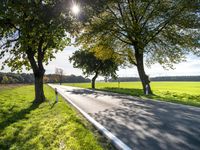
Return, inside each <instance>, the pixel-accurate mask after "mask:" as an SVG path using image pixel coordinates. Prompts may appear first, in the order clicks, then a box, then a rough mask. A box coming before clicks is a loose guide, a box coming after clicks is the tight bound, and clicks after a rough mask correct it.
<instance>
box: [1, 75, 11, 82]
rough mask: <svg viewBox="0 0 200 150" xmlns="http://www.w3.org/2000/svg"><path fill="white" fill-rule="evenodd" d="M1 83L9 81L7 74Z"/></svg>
mask: <svg viewBox="0 0 200 150" xmlns="http://www.w3.org/2000/svg"><path fill="white" fill-rule="evenodd" d="M1 83H2V84H7V83H9V79H8V77H7V76H6V75H4V76H3V78H2V81H1Z"/></svg>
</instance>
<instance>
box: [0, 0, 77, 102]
mask: <svg viewBox="0 0 200 150" xmlns="http://www.w3.org/2000/svg"><path fill="white" fill-rule="evenodd" d="M70 6H71V5H70V2H69V1H65V0H23V1H21V0H9V1H8V0H3V1H1V6H0V7H1V8H2V11H0V22H1V23H0V27H1V29H0V32H1V35H2V36H1V39H0V40H1V44H0V50H1V53H0V58H2V57H6V56H8V55H9V57H6V60H5V61H4V63H3V65H8V66H9V67H11V69H12V71H14V70H19V71H21V70H22V67H23V66H25V67H26V69H28V70H29V69H32V70H33V73H34V76H35V93H36V95H35V102H41V101H44V100H45V97H44V93H43V76H44V73H45V69H44V66H43V63H45V64H48V62H49V60H51V59H52V58H54V54H55V53H57V52H58V51H60V50H63V49H64V47H65V46H66V45H68V44H69V42H70V38H69V34H68V33H70V32H71V31H72V30H74V29H75V24H73V23H72V21H73V17H72V15H71V12H70ZM2 67H3V66H2Z"/></svg>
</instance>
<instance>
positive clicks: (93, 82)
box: [92, 72, 98, 89]
mask: <svg viewBox="0 0 200 150" xmlns="http://www.w3.org/2000/svg"><path fill="white" fill-rule="evenodd" d="M97 77H98V72H96V73H95V76H94V77H93V78H92V89H95V81H96V79H97Z"/></svg>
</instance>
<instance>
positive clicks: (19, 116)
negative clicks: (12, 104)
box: [0, 103, 40, 130]
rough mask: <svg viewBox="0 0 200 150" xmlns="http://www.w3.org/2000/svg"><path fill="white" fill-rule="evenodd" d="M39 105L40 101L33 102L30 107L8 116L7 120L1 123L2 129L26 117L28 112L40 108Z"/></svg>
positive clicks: (0, 127)
mask: <svg viewBox="0 0 200 150" xmlns="http://www.w3.org/2000/svg"><path fill="white" fill-rule="evenodd" d="M39 105H40V103H32V104H31V105H30V106H29V107H28V108H25V109H22V110H20V111H19V112H15V113H14V114H13V115H12V116H11V117H8V118H7V119H6V120H4V121H3V122H1V123H0V130H4V129H5V128H6V127H7V126H10V125H11V124H13V123H15V122H18V121H19V120H22V119H24V118H25V116H26V115H27V114H29V113H30V112H31V111H32V110H34V109H36V108H38V106H39Z"/></svg>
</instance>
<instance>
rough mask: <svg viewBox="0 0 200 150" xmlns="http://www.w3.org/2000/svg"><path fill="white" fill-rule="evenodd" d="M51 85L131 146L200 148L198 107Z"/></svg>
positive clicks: (172, 149) (168, 149)
mask: <svg viewBox="0 0 200 150" xmlns="http://www.w3.org/2000/svg"><path fill="white" fill-rule="evenodd" d="M52 86H53V87H54V88H57V89H58V90H60V91H62V92H64V93H65V94H66V96H67V97H68V98H70V99H71V100H72V101H73V102H74V103H75V104H76V105H77V106H79V107H80V108H81V109H83V110H84V111H85V112H87V113H88V114H90V115H91V116H92V117H93V118H94V119H95V120H96V121H98V122H99V123H100V124H102V125H103V126H104V127H105V128H106V129H108V130H109V131H110V132H112V133H113V134H114V135H115V136H116V137H118V138H119V139H120V140H121V141H123V142H124V143H125V144H127V145H128V146H129V147H131V148H133V149H134V150H200V108H196V107H191V106H184V105H178V104H172V103H165V102H164V103H163V102H159V101H152V100H142V99H139V98H136V97H132V96H126V95H122V94H114V93H110V92H102V91H94V90H88V89H83V88H77V87H70V86H61V85H52Z"/></svg>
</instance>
